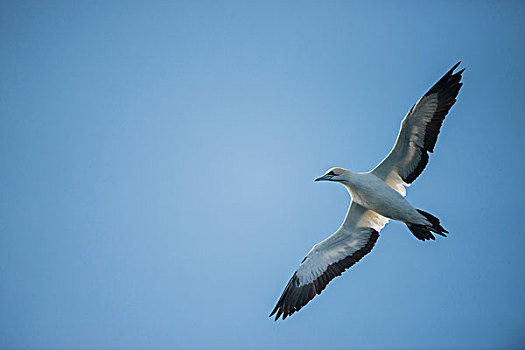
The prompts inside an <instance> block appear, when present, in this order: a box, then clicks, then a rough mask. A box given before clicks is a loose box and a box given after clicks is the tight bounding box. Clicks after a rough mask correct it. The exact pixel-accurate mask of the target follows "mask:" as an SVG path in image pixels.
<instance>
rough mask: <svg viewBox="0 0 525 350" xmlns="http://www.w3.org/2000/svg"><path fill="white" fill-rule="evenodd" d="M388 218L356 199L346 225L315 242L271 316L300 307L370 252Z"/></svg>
mask: <svg viewBox="0 0 525 350" xmlns="http://www.w3.org/2000/svg"><path fill="white" fill-rule="evenodd" d="M387 222H388V219H387V218H385V217H384V216H381V215H379V214H377V213H375V212H373V211H371V210H368V209H366V208H364V207H362V206H361V205H359V204H357V203H354V202H352V203H351V204H350V208H349V209H348V214H347V215H346V219H345V221H344V223H343V225H342V226H341V227H340V228H339V230H337V232H335V233H334V234H333V235H331V236H330V237H328V238H327V239H325V240H324V241H322V242H320V243H318V244H316V245H314V247H313V248H312V250H310V252H309V253H308V255H307V256H306V257H305V258H304V259H303V261H302V262H301V265H300V266H299V268H298V269H297V271H295V273H294V274H293V276H292V278H291V279H290V281H289V282H288V284H287V285H286V288H285V289H284V292H283V294H282V295H281V298H280V299H279V301H278V302H277V305H275V308H274V309H273V311H272V313H271V314H270V317H271V316H273V315H274V314H275V313H277V315H276V316H275V320H276V321H277V320H278V319H279V317H280V316H281V315H282V318H283V320H284V319H285V318H286V317H288V316H290V315H292V314H293V313H294V312H296V311H299V310H300V309H301V308H302V307H303V306H305V305H306V304H307V303H308V302H309V301H310V300H312V299H313V298H314V297H315V296H316V295H317V294H321V292H322V291H323V289H324V288H325V287H326V285H327V284H328V283H329V282H330V281H331V280H332V279H334V278H335V277H337V276H339V275H341V274H342V273H343V272H344V271H345V270H346V269H348V268H349V267H350V266H352V265H354V264H355V263H356V262H358V261H359V260H360V259H361V258H362V257H363V256H365V255H366V254H368V253H370V251H371V250H372V248H373V247H374V244H375V243H376V241H377V239H378V238H379V231H380V230H381V229H382V228H383V227H384V226H385V225H386V223H387Z"/></svg>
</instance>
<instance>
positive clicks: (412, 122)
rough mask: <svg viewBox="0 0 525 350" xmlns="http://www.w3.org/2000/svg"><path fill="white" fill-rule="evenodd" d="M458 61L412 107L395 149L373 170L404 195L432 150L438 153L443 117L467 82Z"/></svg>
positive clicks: (424, 165) (402, 123)
mask: <svg viewBox="0 0 525 350" xmlns="http://www.w3.org/2000/svg"><path fill="white" fill-rule="evenodd" d="M460 63H461V62H458V63H457V64H456V65H455V66H454V67H452V68H451V69H450V70H449V71H448V72H447V73H445V75H444V76H443V77H442V78H441V79H440V80H439V81H438V82H437V83H436V84H434V86H433V87H432V88H430V90H429V91H428V92H427V93H426V94H425V95H423V97H421V99H420V100H419V101H418V102H417V103H416V104H415V105H414V106H413V107H412V108H411V109H410V111H409V112H408V113H407V115H406V116H405V118H404V119H403V121H402V122H401V128H400V130H399V134H398V137H397V140H396V143H395V145H394V147H393V148H392V151H390V153H389V154H388V156H387V157H386V158H385V159H384V160H383V161H382V162H381V163H380V164H379V165H378V166H377V167H375V168H374V169H373V170H372V173H373V174H375V175H376V176H378V177H379V178H381V179H383V180H384V181H385V182H386V183H387V184H388V185H389V186H390V187H392V188H393V189H395V190H396V191H398V192H399V193H400V194H401V195H403V196H404V195H406V189H405V187H408V186H409V185H410V184H411V183H412V182H413V181H414V180H415V179H416V178H417V177H418V176H419V175H421V173H422V172H423V170H424V169H425V167H426V165H427V164H428V160H429V156H428V152H430V153H432V152H434V147H435V146H436V142H437V138H438V135H439V131H440V129H441V125H442V124H443V120H444V119H445V116H446V115H447V113H448V111H449V110H450V108H451V107H452V106H453V105H454V103H456V97H457V95H458V93H459V90H460V89H461V86H462V85H463V84H462V83H461V78H462V75H461V74H462V73H463V71H464V69H461V70H460V71H458V72H457V73H454V70H455V69H456V68H457V67H458V66H459V64H460Z"/></svg>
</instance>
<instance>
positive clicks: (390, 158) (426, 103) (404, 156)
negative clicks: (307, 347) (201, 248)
mask: <svg viewBox="0 0 525 350" xmlns="http://www.w3.org/2000/svg"><path fill="white" fill-rule="evenodd" d="M460 63H461V61H460V62H458V63H456V64H455V65H454V66H453V67H452V68H451V69H450V70H449V71H448V72H446V73H445V74H444V75H443V76H442V77H441V79H439V80H438V81H437V83H435V84H434V85H433V86H432V87H431V88H430V90H428V92H427V93H425V94H424V95H423V96H422V97H421V98H420V99H419V100H418V101H417V103H416V104H415V105H414V106H413V107H412V108H411V109H410V110H409V111H408V113H407V114H406V116H405V117H404V118H403V120H402V122H401V127H400V130H399V134H398V136H397V139H396V142H395V144H394V147H393V148H392V150H391V151H390V153H389V154H388V155H387V156H386V158H385V159H383V161H382V162H381V163H379V165H377V166H376V167H375V168H374V169H372V170H370V171H368V172H364V173H358V172H352V171H349V170H346V169H344V168H339V167H335V168H331V169H329V170H328V171H326V173H325V174H324V175H323V176H320V177H318V178H316V179H315V180H314V182H319V181H331V182H338V183H340V184H342V185H343V186H344V187H345V188H346V189H347V191H348V192H349V194H350V197H351V202H350V205H349V208H348V212H347V215H346V218H345V220H344V222H343V223H342V225H341V226H340V227H339V229H338V230H337V231H336V232H335V233H334V234H332V235H331V236H329V237H328V238H326V239H325V240H323V241H321V242H319V243H317V244H315V245H314V246H313V248H312V249H311V250H310V252H309V253H308V254H307V255H306V257H305V258H304V259H303V260H302V261H301V263H300V265H299V267H298V268H297V270H296V271H295V272H294V274H293V276H292V277H291V278H290V280H289V282H288V284H287V285H286V287H285V288H284V291H283V293H282V295H281V297H280V298H279V300H278V301H277V304H276V305H275V308H274V309H273V311H272V312H271V313H270V317H272V316H273V315H276V316H275V321H277V320H278V319H279V318H280V317H282V319H283V320H284V319H286V318H287V317H288V316H290V315H293V314H294V313H295V312H297V311H299V310H301V308H302V307H303V306H305V305H306V304H307V303H309V302H310V301H311V300H312V299H313V298H314V297H315V296H316V295H319V294H321V292H322V291H323V290H324V289H325V287H326V286H327V285H328V283H330V281H331V280H333V279H334V278H335V277H337V276H340V275H341V274H342V273H343V272H344V271H345V270H347V269H348V268H350V267H351V266H353V265H354V264H355V263H356V262H358V261H359V260H361V258H363V257H364V256H365V255H366V254H368V253H370V251H371V250H372V248H373V247H374V245H375V243H376V241H377V239H378V238H379V231H381V229H382V228H383V227H384V226H385V225H386V224H387V223H388V221H389V220H396V221H400V222H402V223H404V224H406V226H407V227H408V229H409V231H410V232H411V233H412V234H413V235H414V237H415V238H417V239H419V240H421V241H426V240H435V236H434V234H436V235H440V236H443V237H446V236H447V233H448V231H447V230H445V229H444V228H443V226H441V223H440V220H439V219H438V218H437V217H435V216H434V215H432V214H430V213H427V212H425V211H423V210H420V209H416V208H415V207H413V206H412V205H411V204H410V203H409V202H408V201H407V200H406V198H405V196H406V188H407V187H408V186H410V185H411V184H412V182H413V181H414V180H415V179H416V178H417V177H418V176H419V175H421V173H422V172H423V170H424V169H425V167H426V165H427V163H428V160H429V153H433V152H434V147H435V145H436V141H437V138H438V134H439V132H440V129H441V126H442V124H443V121H444V119H445V116H446V115H447V114H448V112H449V110H450V108H451V107H452V106H453V105H454V104H455V103H456V98H457V96H458V93H459V90H460V89H461V86H462V85H463V83H462V82H461V79H462V73H463V71H464V70H465V69H464V68H463V69H461V70H459V71H457V72H456V73H454V71H455V70H456V68H458V66H459V65H460Z"/></svg>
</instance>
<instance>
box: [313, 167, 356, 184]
mask: <svg viewBox="0 0 525 350" xmlns="http://www.w3.org/2000/svg"><path fill="white" fill-rule="evenodd" d="M349 173H350V172H349V171H348V170H346V169H343V168H332V169H328V171H327V172H326V173H325V174H324V175H323V176H320V177H318V178H317V179H315V180H314V182H316V181H339V182H341V181H344V180H346V175H348V174H349Z"/></svg>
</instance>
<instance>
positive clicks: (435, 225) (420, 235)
mask: <svg viewBox="0 0 525 350" xmlns="http://www.w3.org/2000/svg"><path fill="white" fill-rule="evenodd" d="M417 211H418V212H419V214H421V215H423V216H424V217H425V218H426V219H427V221H428V222H430V224H431V225H419V224H411V223H406V225H407V227H408V229H409V230H410V232H412V234H413V235H414V236H415V237H416V238H417V239H420V240H422V241H426V240H427V239H432V240H435V239H436V237H434V235H433V234H432V232H434V233H436V234H438V235H441V236H443V237H447V235H446V233H448V231H447V230H445V229H444V228H443V226H441V224H440V222H439V219H438V218H436V217H435V216H434V215H432V214H429V213H427V212H425V211H423V210H419V209H418V210H417Z"/></svg>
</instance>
